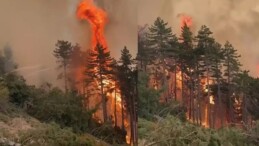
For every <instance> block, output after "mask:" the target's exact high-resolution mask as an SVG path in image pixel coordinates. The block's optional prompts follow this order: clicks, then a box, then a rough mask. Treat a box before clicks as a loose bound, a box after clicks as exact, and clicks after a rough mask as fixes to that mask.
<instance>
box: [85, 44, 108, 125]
mask: <svg viewBox="0 0 259 146" xmlns="http://www.w3.org/2000/svg"><path fill="white" fill-rule="evenodd" d="M112 61H113V59H112V58H111V56H110V52H109V51H106V48H103V46H102V45H100V44H97V45H96V47H95V48H94V49H93V50H90V52H89V54H88V58H87V64H86V71H85V75H86V78H87V79H86V86H88V85H90V84H91V85H93V84H96V85H95V87H98V86H99V87H100V96H101V102H102V110H103V120H104V122H107V120H108V115H107V106H106V101H107V97H106V93H107V92H108V89H109V85H108V84H107V81H108V80H110V79H111V78H112ZM95 89H96V88H95ZM90 92H95V91H90Z"/></svg>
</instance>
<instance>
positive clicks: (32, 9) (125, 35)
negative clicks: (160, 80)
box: [0, 0, 137, 85]
mask: <svg viewBox="0 0 259 146" xmlns="http://www.w3.org/2000/svg"><path fill="white" fill-rule="evenodd" d="M79 2H80V0H23V1H20V0H1V1H0V18H1V19H0V24H1V26H0V34H1V35H0V48H1V47H2V48H4V46H6V45H7V44H8V45H9V46H10V47H11V48H12V49H13V54H14V58H15V60H16V62H17V63H18V65H19V68H18V71H19V72H20V73H21V74H22V75H24V76H25V78H26V79H27V81H28V82H29V83H31V84H36V85H39V84H41V83H43V82H46V81H47V82H51V83H53V84H54V85H62V83H63V82H62V81H60V83H59V82H58V81H57V72H60V71H57V69H56V68H57V65H56V60H55V58H54V56H53V50H54V48H55V43H56V42H57V40H67V41H70V42H72V43H79V44H80V45H81V46H82V49H83V50H86V49H87V48H89V47H90V35H91V32H90V28H89V24H88V23H87V22H80V21H79V20H78V19H77V17H76V9H77V5H78V3H79ZM96 3H98V4H100V5H101V7H103V8H105V9H106V10H107V13H108V16H109V17H110V20H109V23H108V24H107V27H106V36H107V39H108V45H109V49H110V50H111V54H112V56H114V57H116V58H118V57H119V55H120V50H121V49H122V48H123V46H124V45H126V46H128V48H129V49H130V51H131V52H132V53H133V54H134V55H135V53H136V50H137V48H136V44H137V38H136V37H137V35H136V34H137V25H136V24H137V17H136V16H137V11H136V9H137V8H136V6H137V5H136V0H130V1H124V0H119V1H118V0H108V1H107V0H96ZM130 6H132V7H131V8H130ZM134 7H135V9H134Z"/></svg>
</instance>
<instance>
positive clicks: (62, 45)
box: [53, 40, 73, 92]
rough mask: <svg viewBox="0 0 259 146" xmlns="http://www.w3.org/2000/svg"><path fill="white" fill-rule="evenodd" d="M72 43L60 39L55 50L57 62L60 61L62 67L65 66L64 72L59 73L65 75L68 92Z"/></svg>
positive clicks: (61, 75)
mask: <svg viewBox="0 0 259 146" xmlns="http://www.w3.org/2000/svg"><path fill="white" fill-rule="evenodd" d="M72 48H73V46H72V44H71V43H70V42H68V41H63V40H58V42H57V43H56V48H55V50H54V51H53V52H54V56H55V57H56V58H57V62H58V63H60V66H59V67H60V68H61V67H63V73H62V74H60V75H59V78H62V77H63V76H64V82H65V91H66V92H67V90H68V89H67V68H68V66H69V64H70V60H71V53H72Z"/></svg>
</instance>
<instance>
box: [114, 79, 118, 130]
mask: <svg viewBox="0 0 259 146" xmlns="http://www.w3.org/2000/svg"><path fill="white" fill-rule="evenodd" d="M116 91H117V89H116V82H115V85H114V125H115V127H117V104H116V103H117V95H116Z"/></svg>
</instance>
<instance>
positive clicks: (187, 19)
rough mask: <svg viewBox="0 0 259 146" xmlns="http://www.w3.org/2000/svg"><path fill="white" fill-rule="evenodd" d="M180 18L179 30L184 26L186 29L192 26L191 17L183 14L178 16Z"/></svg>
mask: <svg viewBox="0 0 259 146" xmlns="http://www.w3.org/2000/svg"><path fill="white" fill-rule="evenodd" d="M179 16H180V18H181V25H180V26H181V28H182V27H183V26H184V25H185V24H186V25H187V26H188V27H192V26H193V22H192V17H191V16H188V15H185V14H180V15H179Z"/></svg>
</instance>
